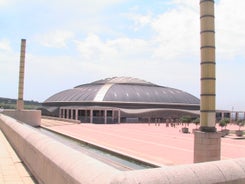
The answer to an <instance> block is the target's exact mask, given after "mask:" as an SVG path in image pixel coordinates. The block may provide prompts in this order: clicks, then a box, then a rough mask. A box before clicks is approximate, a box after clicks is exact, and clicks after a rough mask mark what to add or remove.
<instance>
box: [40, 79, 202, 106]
mask: <svg viewBox="0 0 245 184" xmlns="http://www.w3.org/2000/svg"><path fill="white" fill-rule="evenodd" d="M53 102H74V103H76V102H80V103H81V102H111V103H113V102H115V103H117V102H120V103H130V102H131V103H157V104H172V103H174V104H199V103H200V101H199V99H198V98H196V97H195V96H193V95H191V94H189V93H186V92H184V91H181V90H178V89H174V88H169V87H163V86H159V85H156V84H153V83H150V82H147V81H144V80H141V79H137V78H132V77H113V78H106V79H103V80H98V81H95V82H92V83H88V84H83V85H79V86H76V87H74V88H73V89H68V90H64V91H61V92H59V93H57V94H54V95H53V96H51V97H49V98H48V99H47V100H45V102H44V103H45V104H47V103H53Z"/></svg>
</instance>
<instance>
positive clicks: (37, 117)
mask: <svg viewBox="0 0 245 184" xmlns="http://www.w3.org/2000/svg"><path fill="white" fill-rule="evenodd" d="M2 113H3V114H5V115H7V116H10V117H12V118H14V119H17V120H19V121H22V122H25V123H26V124H28V125H31V126H34V127H37V126H40V124H41V111H40V110H12V109H6V110H4V111H3V112H2Z"/></svg>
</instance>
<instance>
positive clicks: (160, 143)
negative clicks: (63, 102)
mask: <svg viewBox="0 0 245 184" xmlns="http://www.w3.org/2000/svg"><path fill="white" fill-rule="evenodd" d="M42 121H43V126H45V124H46V126H47V123H50V121H51V120H42ZM58 124H59V123H58ZM58 124H57V123H55V126H50V125H49V126H47V127H48V128H50V129H52V130H54V131H58V132H60V133H63V134H66V135H69V136H72V137H75V138H77V139H81V140H85V141H88V142H91V143H96V144H98V145H101V146H103V147H107V148H110V149H112V150H116V151H118V152H123V153H125V154H128V155H132V156H133V157H137V158H141V159H143V160H147V161H150V162H153V163H157V164H160V165H171V164H174V165H176V164H187V163H193V144H194V140H193V138H194V135H193V134H183V133H181V132H180V129H181V126H176V127H175V128H173V127H165V126H164V125H161V126H155V125H154V124H151V125H150V126H149V125H148V124H116V125H115V124H114V125H95V124H63V125H62V124H59V126H57V125H58ZM189 128H190V130H191V129H192V128H195V126H194V125H190V127H189ZM228 128H229V129H237V127H235V126H230V127H228ZM218 129H219V128H218ZM221 144H222V147H221V149H222V151H221V152H222V153H221V155H222V159H229V158H239V157H245V139H236V136H227V137H225V138H222V143H221Z"/></svg>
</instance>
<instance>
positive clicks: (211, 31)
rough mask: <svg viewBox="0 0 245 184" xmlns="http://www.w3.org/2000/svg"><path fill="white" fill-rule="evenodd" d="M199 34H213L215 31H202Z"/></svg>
mask: <svg viewBox="0 0 245 184" xmlns="http://www.w3.org/2000/svg"><path fill="white" fill-rule="evenodd" d="M200 33H201V34H202V33H215V31H214V30H202V31H201V32H200Z"/></svg>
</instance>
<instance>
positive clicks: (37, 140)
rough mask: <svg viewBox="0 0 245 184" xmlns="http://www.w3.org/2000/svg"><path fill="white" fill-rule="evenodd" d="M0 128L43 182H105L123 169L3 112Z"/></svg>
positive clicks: (49, 183)
mask: <svg viewBox="0 0 245 184" xmlns="http://www.w3.org/2000/svg"><path fill="white" fill-rule="evenodd" d="M0 128H1V130H2V132H3V133H4V134H5V136H6V137H7V139H8V141H9V142H10V143H11V145H12V146H13V148H14V149H15V150H16V152H17V154H18V155H19V157H20V158H21V160H22V161H23V162H24V163H25V165H26V166H27V167H28V169H29V170H30V171H31V173H32V174H33V176H34V177H35V178H36V179H37V181H38V182H39V183H40V184H54V183H58V184H68V183H69V184H78V183H88V184H94V183H102V184H103V183H109V181H110V180H111V178H112V177H113V175H114V174H116V173H118V172H119V171H117V170H116V169H114V168H112V167H110V166H107V165H105V164H103V163H102V162H99V161H97V160H95V159H93V158H91V157H88V156H86V155H84V154H82V153H80V152H78V151H75V150H73V149H71V148H69V147H67V146H65V145H63V144H61V143H59V142H56V141H54V140H52V139H51V138H49V137H47V136H45V135H42V134H41V133H39V132H37V131H35V130H33V129H31V128H29V127H27V126H24V125H23V124H20V123H19V122H17V121H16V120H14V119H12V118H10V117H7V116H4V115H1V114H0Z"/></svg>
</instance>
